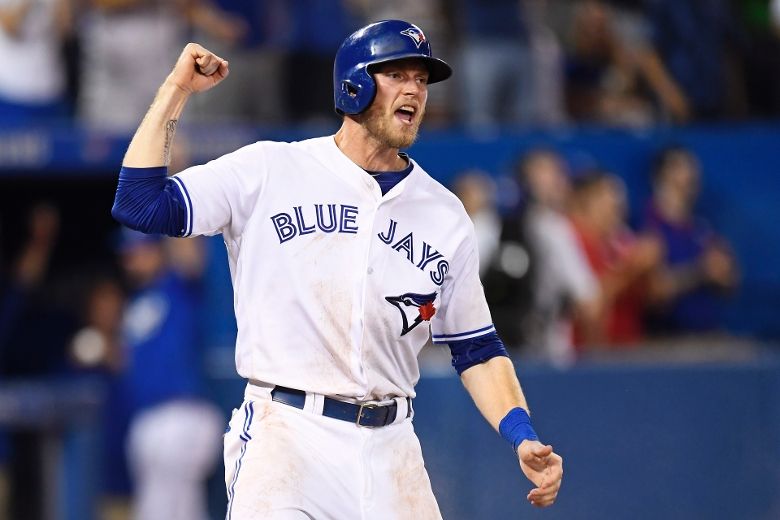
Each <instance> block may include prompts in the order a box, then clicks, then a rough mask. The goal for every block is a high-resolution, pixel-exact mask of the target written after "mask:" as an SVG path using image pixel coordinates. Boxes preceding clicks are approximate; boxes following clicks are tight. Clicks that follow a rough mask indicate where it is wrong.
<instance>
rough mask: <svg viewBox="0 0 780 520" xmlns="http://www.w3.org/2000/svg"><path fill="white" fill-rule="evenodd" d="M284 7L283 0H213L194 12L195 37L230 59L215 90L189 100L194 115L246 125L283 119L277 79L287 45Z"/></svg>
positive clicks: (287, 21)
mask: <svg viewBox="0 0 780 520" xmlns="http://www.w3.org/2000/svg"><path fill="white" fill-rule="evenodd" d="M215 8H216V9H217V10H218V11H217V12H216V13H215V12H214V11H215ZM288 11H289V3H288V2H285V1H283V0H253V1H247V0H214V4H213V6H209V5H202V6H201V7H200V8H199V9H198V10H197V11H196V16H197V17H198V18H203V19H204V23H198V24H195V25H196V26H198V27H200V29H199V30H198V31H197V32H196V40H195V41H197V42H198V43H201V44H202V45H203V46H204V47H206V48H207V49H209V50H211V51H213V52H215V53H216V54H217V55H219V56H222V57H223V58H225V59H226V60H228V61H229V62H230V78H229V79H228V80H227V81H225V82H224V83H223V84H222V85H221V86H220V88H219V91H216V90H213V91H208V92H203V93H202V94H203V95H202V96H197V97H196V98H193V99H192V101H193V102H194V104H195V107H194V108H195V110H194V115H195V117H201V118H207V119H208V120H210V121H214V120H218V119H230V120H238V121H245V122H249V123H279V122H280V121H283V120H284V118H285V117H287V114H286V113H285V112H286V110H285V108H286V105H285V103H284V99H285V96H286V93H285V91H284V90H283V86H284V85H283V82H282V81H281V77H282V74H283V73H284V64H285V58H286V51H285V48H286V45H289V43H290V42H289V41H288V40H289V37H290V24H291V21H290V19H289V16H290V14H289V12H288Z"/></svg>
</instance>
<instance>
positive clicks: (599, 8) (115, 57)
mask: <svg viewBox="0 0 780 520" xmlns="http://www.w3.org/2000/svg"><path fill="white" fill-rule="evenodd" d="M386 18H402V19H408V20H412V21H414V22H416V23H417V24H418V25H419V26H420V27H421V28H422V29H423V30H424V31H426V33H427V35H428V39H429V40H430V41H431V42H432V43H433V48H434V52H435V53H436V54H437V55H440V56H442V57H443V58H445V59H446V60H448V61H449V62H451V63H452V64H453V65H454V67H455V71H456V73H455V76H454V81H451V82H447V83H445V84H442V86H441V87H438V86H437V88H436V89H432V91H431V97H430V100H429V107H428V112H429V115H428V118H427V120H428V122H429V124H431V125H435V124H439V125H452V124H462V125H468V126H469V127H473V128H485V127H491V126H494V125H502V124H514V125H533V126H542V127H544V126H556V125H562V124H567V123H570V124H576V123H583V122H586V123H587V122H596V123H601V124H608V125H619V126H629V127H643V126H648V125H654V124H659V123H664V124H683V123H689V122H696V121H713V120H723V119H730V120H733V119H740V118H756V117H772V116H776V115H778V113H780V58H778V56H780V53H778V52H777V51H778V49H780V0H742V1H736V0H706V1H704V0H692V1H684V2H683V1H679V0H611V1H606V0H561V1H556V2H552V1H548V0H448V1H445V0H398V1H394V2H380V1H377V0H289V1H283V0H6V1H3V2H2V3H0V53H1V54H2V55H3V56H5V57H6V60H7V61H8V63H6V65H5V66H4V67H2V68H1V69H0V121H2V122H3V123H9V122H13V121H19V120H21V121H29V120H31V119H35V118H68V119H75V120H76V121H79V122H81V123H83V124H86V125H90V126H97V127H100V128H103V129H105V130H107V131H116V132H119V133H121V132H128V131H131V130H132V129H134V128H135V127H136V126H137V123H138V121H139V119H140V118H141V116H142V115H143V113H144V112H145V109H146V107H147V106H148V104H149V103H150V101H151V99H152V98H153V96H154V93H155V89H156V88H157V86H158V85H159V84H160V83H161V81H162V80H163V79H164V77H165V75H166V74H167V73H168V72H169V70H170V68H171V66H172V63H173V61H174V60H175V58H176V56H177V55H178V53H179V52H180V50H181V49H182V47H183V46H184V44H185V43H186V42H187V41H198V42H200V43H202V44H203V45H205V46H206V47H208V48H211V49H213V50H215V51H216V52H218V53H219V54H221V55H222V56H223V57H225V58H226V59H228V60H229V61H230V64H231V78H230V79H229V81H227V82H225V83H224V84H223V85H222V86H220V88H219V89H218V91H217V92H214V93H213V94H211V95H204V96H200V97H198V98H196V99H195V100H193V104H195V105H196V107H195V108H194V109H193V110H192V111H191V112H189V113H191V114H192V115H191V117H192V119H193V120H202V121H215V120H229V121H233V120H241V121H246V122H250V123H254V124H278V123H301V122H304V123H309V122H322V121H332V120H333V117H334V115H333V112H332V109H331V107H332V102H331V95H332V86H331V70H332V60H333V56H334V53H335V51H336V49H337V47H338V45H339V44H340V42H341V41H342V40H343V38H344V37H345V36H346V35H347V34H349V33H350V32H352V31H353V30H354V29H355V28H357V27H360V26H362V25H363V24H365V23H366V22H368V21H375V20H380V19H386Z"/></svg>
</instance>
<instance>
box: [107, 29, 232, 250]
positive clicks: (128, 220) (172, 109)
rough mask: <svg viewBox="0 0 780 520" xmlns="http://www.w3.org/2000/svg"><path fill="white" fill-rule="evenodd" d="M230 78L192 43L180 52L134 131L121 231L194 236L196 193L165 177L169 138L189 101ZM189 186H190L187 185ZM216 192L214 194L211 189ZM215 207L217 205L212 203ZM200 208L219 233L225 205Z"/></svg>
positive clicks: (118, 203)
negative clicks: (127, 228)
mask: <svg viewBox="0 0 780 520" xmlns="http://www.w3.org/2000/svg"><path fill="white" fill-rule="evenodd" d="M227 75H228V63H227V61H225V60H224V59H222V58H220V57H219V56H217V55H216V54H214V53H212V52H210V51H208V50H206V49H205V48H203V47H202V46H200V45H198V44H196V43H189V44H187V46H186V47H185V48H184V50H183V51H182V53H181V55H180V56H179V59H178V60H177V61H176V65H175V66H174V67H173V70H172V71H171V73H170V74H169V75H168V77H167V78H166V79H165V81H164V82H163V84H162V85H161V86H160V89H159V90H158V92H157V96H156V97H155V99H154V101H153V102H152V105H151V106H150V107H149V111H148V112H147V113H146V116H145V117H144V119H143V121H142V122H141V125H140V126H139V127H138V130H137V131H136V133H135V135H134V136H133V139H132V141H131V143H130V146H129V148H128V150H127V153H126V154H125V158H124V161H123V163H122V170H121V171H120V172H119V182H118V183H117V189H116V196H115V198H114V205H113V207H112V208H111V214H112V215H113V217H114V218H115V219H116V220H117V221H119V222H121V223H122V224H124V225H125V226H127V227H129V228H131V229H135V230H138V231H142V232H144V233H159V234H165V235H169V236H188V235H191V234H193V212H192V203H193V197H195V196H196V194H195V193H192V194H191V193H190V192H189V191H187V189H186V187H185V185H184V184H183V182H182V181H181V180H176V181H174V180H173V179H172V178H169V177H168V168H167V166H168V163H169V162H170V157H171V150H172V146H173V138H174V135H175V133H176V126H177V123H178V120H179V116H180V115H181V113H182V111H183V110H184V106H185V105H186V103H187V100H188V99H189V97H190V96H191V95H192V94H194V93H197V92H202V91H204V90H208V89H210V88H212V87H214V86H215V85H217V84H219V83H220V82H221V81H222V80H224V79H225V77H227ZM191 187H192V186H191ZM211 191H213V192H216V191H218V190H211ZM215 205H216V206H219V202H216V203H215ZM213 206H214V205H212V208H207V204H203V205H202V207H201V209H202V210H203V209H205V210H206V211H201V213H203V214H205V215H207V216H211V219H210V220H211V221H213V222H209V223H211V224H213V226H211V227H209V228H208V229H202V230H201V233H204V232H206V231H214V232H216V230H218V229H219V228H220V227H221V226H223V225H224V224H225V223H226V222H227V221H228V220H229V219H230V215H229V209H227V208H226V207H225V206H226V204H223V205H222V206H223V207H222V208H221V209H222V211H219V209H220V208H217V210H214V209H213Z"/></svg>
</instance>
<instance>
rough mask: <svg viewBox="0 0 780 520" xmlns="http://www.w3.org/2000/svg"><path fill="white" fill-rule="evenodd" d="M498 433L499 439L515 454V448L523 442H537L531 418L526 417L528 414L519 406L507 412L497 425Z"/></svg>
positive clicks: (537, 438)
mask: <svg viewBox="0 0 780 520" xmlns="http://www.w3.org/2000/svg"><path fill="white" fill-rule="evenodd" d="M498 431H499V433H501V437H503V438H504V439H506V440H507V442H509V443H511V444H512V449H513V450H514V451H515V452H517V447H518V446H520V443H521V442H523V441H524V440H526V439H528V440H529V441H538V440H539V437H537V436H536V432H535V431H534V429H533V427H532V426H531V418H530V417H528V412H526V411H525V410H523V409H522V408H520V407H519V406H518V407H517V408H512V409H511V410H509V413H507V414H506V415H505V416H504V418H503V419H501V422H500V423H498Z"/></svg>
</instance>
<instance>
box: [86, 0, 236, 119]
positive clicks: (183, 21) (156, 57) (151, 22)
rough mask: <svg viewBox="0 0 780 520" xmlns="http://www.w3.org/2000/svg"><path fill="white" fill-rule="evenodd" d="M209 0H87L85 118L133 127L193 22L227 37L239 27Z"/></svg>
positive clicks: (149, 101) (173, 60)
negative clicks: (224, 17)
mask: <svg viewBox="0 0 780 520" xmlns="http://www.w3.org/2000/svg"><path fill="white" fill-rule="evenodd" d="M207 1H208V0H88V9H87V10H86V12H85V13H84V15H83V16H82V20H81V37H82V48H83V50H84V53H83V55H82V64H81V71H82V78H81V81H80V83H81V91H80V100H79V115H80V117H81V119H82V121H84V122H85V123H87V124H89V125H91V126H96V127H99V128H102V129H104V130H107V131H112V132H117V133H124V132H128V131H131V130H132V129H134V128H135V127H136V126H137V125H138V114H143V113H145V112H146V109H147V108H148V107H149V104H150V103H151V102H152V100H153V99H154V95H155V92H156V91H157V87H158V86H159V85H160V83H161V82H162V80H163V79H164V78H165V76H167V75H168V73H169V72H170V70H171V63H173V62H175V61H176V58H177V57H178V54H179V52H181V48H182V46H183V44H184V43H185V40H186V37H187V31H188V30H189V29H190V25H191V24H192V25H194V26H195V27H198V28H202V29H203V30H206V31H209V30H210V31H211V33H215V34H221V35H222V36H223V37H225V38H230V37H231V36H228V35H229V34H230V33H231V31H235V32H236V33H238V32H240V29H236V28H234V27H233V25H232V20H233V19H232V18H231V19H230V20H226V19H223V18H222V14H223V13H222V12H221V11H219V10H218V9H216V8H214V7H213V6H212V5H211V4H208V3H206V2H207ZM233 37H237V36H236V35H234V36H233Z"/></svg>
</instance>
